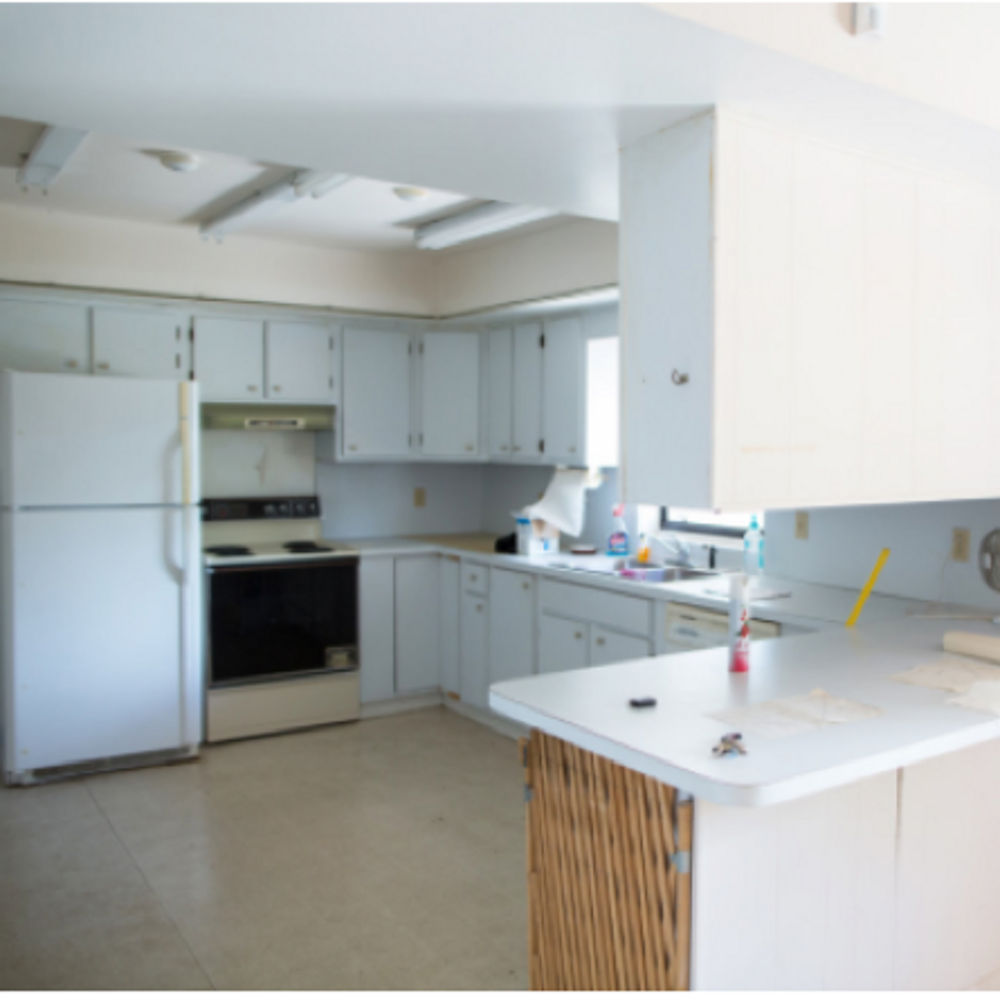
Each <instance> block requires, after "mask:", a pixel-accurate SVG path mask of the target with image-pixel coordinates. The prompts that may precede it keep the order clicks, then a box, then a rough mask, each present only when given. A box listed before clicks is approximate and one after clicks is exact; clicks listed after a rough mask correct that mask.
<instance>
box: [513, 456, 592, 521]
mask: <svg viewBox="0 0 1000 1000" xmlns="http://www.w3.org/2000/svg"><path fill="white" fill-rule="evenodd" d="M603 481H604V477H603V476H602V475H601V473H600V471H599V470H598V469H556V471H555V472H554V473H553V475H552V479H551V481H550V482H549V485H548V486H546V487H545V492H544V493H543V494H542V499H541V500H539V501H538V503H533V504H531V505H530V506H528V507H525V508H524V510H523V511H521V512H519V513H520V515H521V516H522V517H530V518H531V519H532V520H540V521H547V522H548V523H549V524H551V525H552V526H553V527H554V528H557V529H558V530H559V531H561V532H563V533H564V534H567V535H572V536H573V537H574V538H577V537H579V534H580V532H581V531H583V519H584V507H585V500H586V497H585V494H586V492H587V490H592V489H594V488H595V487H597V486H600V485H601V483H602V482H603Z"/></svg>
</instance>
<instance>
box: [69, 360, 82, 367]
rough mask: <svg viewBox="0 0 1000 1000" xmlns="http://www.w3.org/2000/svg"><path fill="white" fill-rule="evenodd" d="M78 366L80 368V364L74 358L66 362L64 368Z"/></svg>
mask: <svg viewBox="0 0 1000 1000" xmlns="http://www.w3.org/2000/svg"><path fill="white" fill-rule="evenodd" d="M79 366H80V362H79V361H77V360H76V358H69V359H68V360H67V361H66V367H67V368H78V367H79Z"/></svg>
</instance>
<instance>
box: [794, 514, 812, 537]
mask: <svg viewBox="0 0 1000 1000" xmlns="http://www.w3.org/2000/svg"><path fill="white" fill-rule="evenodd" d="M795 537H796V538H798V539H799V540H800V541H802V542H804V541H805V540H806V539H807V538H808V537H809V511H807V510H797V511H796V512H795Z"/></svg>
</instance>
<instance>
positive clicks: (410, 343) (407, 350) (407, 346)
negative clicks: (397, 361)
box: [406, 340, 413, 354]
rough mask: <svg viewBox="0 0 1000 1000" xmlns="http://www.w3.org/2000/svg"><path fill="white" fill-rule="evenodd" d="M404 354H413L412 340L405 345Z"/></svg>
mask: <svg viewBox="0 0 1000 1000" xmlns="http://www.w3.org/2000/svg"><path fill="white" fill-rule="evenodd" d="M406 353H407V354H412V353H413V341H412V340H411V341H410V342H409V343H408V344H407V345H406Z"/></svg>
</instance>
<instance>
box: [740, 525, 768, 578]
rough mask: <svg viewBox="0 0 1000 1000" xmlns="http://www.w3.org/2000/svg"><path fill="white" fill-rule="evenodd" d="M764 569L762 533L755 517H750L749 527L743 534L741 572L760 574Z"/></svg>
mask: <svg viewBox="0 0 1000 1000" xmlns="http://www.w3.org/2000/svg"><path fill="white" fill-rule="evenodd" d="M763 569H764V532H763V531H761V528H760V525H759V524H758V523H757V515H756V514H752V515H751V516H750V527H749V528H747V530H746V531H745V532H744V533H743V571H744V572H745V573H750V574H754V573H760V572H763Z"/></svg>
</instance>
